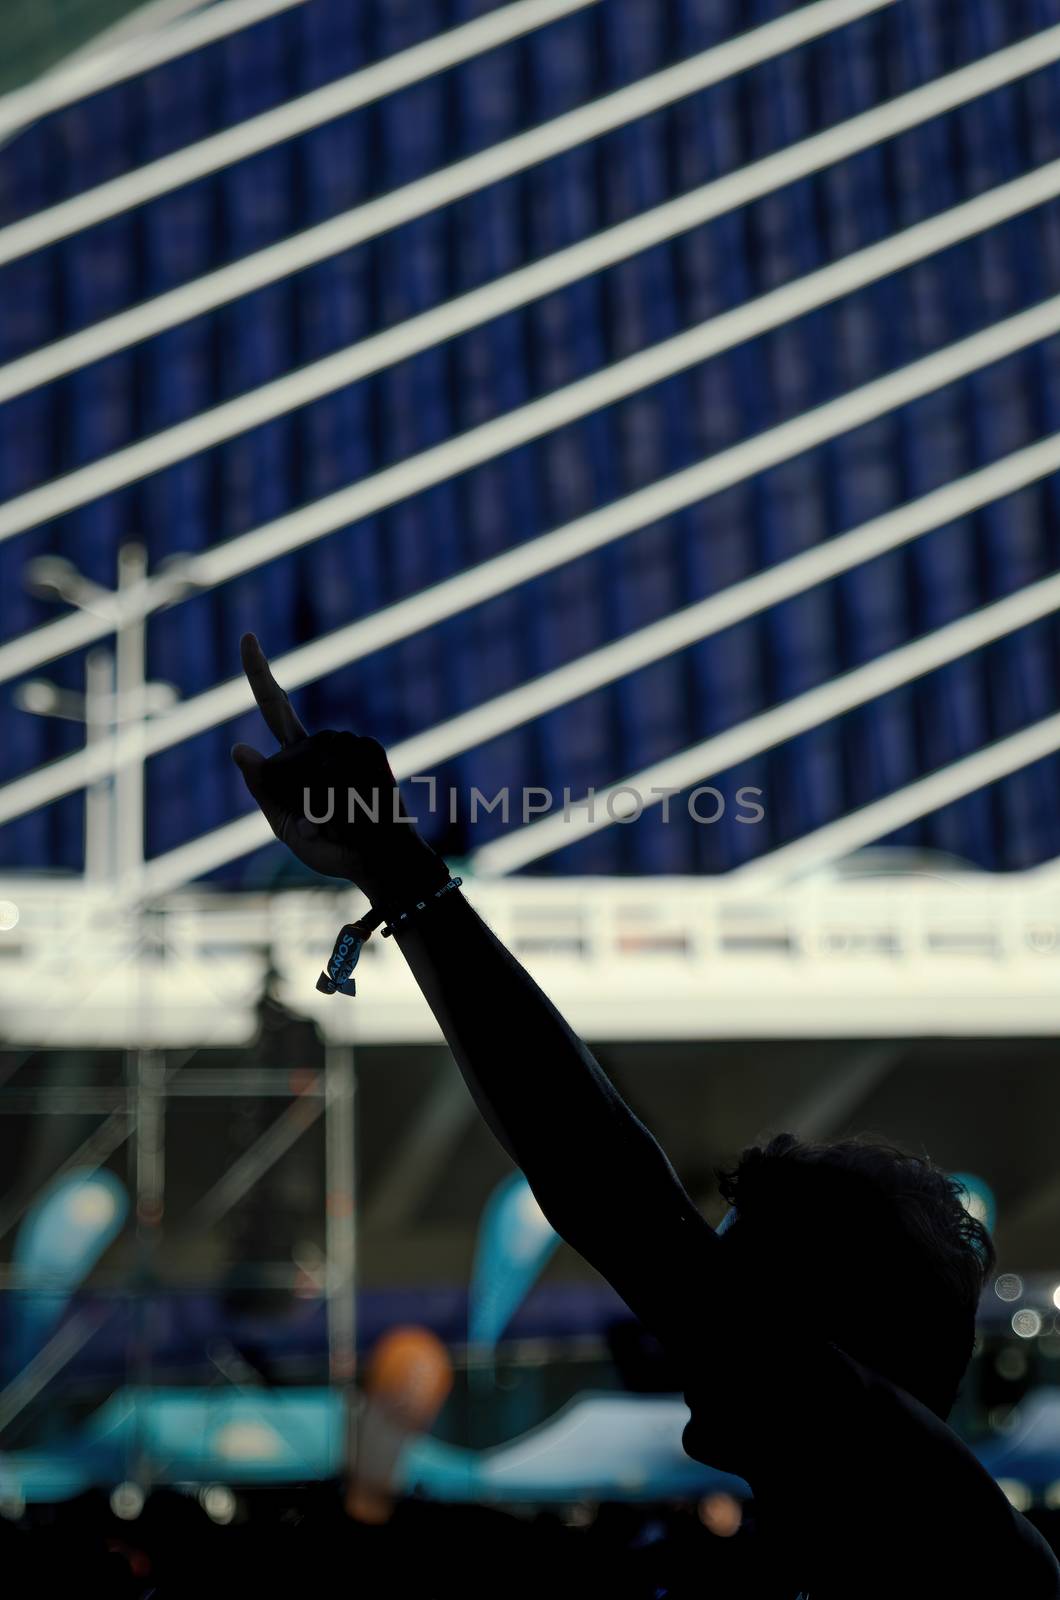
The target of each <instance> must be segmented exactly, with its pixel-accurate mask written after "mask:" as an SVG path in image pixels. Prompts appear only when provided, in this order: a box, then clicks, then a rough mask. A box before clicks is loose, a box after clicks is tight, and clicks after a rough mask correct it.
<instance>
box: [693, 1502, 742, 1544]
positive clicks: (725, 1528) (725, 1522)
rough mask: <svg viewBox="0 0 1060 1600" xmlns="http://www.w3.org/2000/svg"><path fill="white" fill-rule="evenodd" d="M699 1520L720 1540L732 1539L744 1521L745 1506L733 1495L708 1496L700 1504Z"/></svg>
mask: <svg viewBox="0 0 1060 1600" xmlns="http://www.w3.org/2000/svg"><path fill="white" fill-rule="evenodd" d="M699 1520H700V1522H701V1523H702V1524H703V1526H704V1527H705V1528H708V1529H709V1530H710V1532H711V1533H714V1534H717V1536H718V1538H719V1539H731V1538H732V1536H733V1534H734V1533H737V1532H738V1531H739V1527H740V1524H741V1522H742V1521H743V1506H742V1505H741V1504H740V1502H739V1500H737V1499H735V1498H734V1497H733V1496H732V1495H731V1494H708V1495H706V1496H705V1497H704V1498H703V1499H702V1500H701V1501H700V1502H699Z"/></svg>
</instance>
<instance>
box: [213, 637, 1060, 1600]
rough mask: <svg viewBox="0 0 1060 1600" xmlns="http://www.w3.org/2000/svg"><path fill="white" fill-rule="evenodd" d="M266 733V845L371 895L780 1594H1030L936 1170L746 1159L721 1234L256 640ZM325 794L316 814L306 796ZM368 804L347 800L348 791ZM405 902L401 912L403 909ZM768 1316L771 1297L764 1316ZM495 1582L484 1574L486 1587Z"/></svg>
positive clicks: (840, 1158)
mask: <svg viewBox="0 0 1060 1600" xmlns="http://www.w3.org/2000/svg"><path fill="white" fill-rule="evenodd" d="M242 648H243V663H244V667H245V669H246V671H247V675H248V677H249V679H250V683H251V686H252V688H253V690H254V694H255V698H256V699H257V702H258V705H259V707H260V708H261V711H262V713H263V715H264V717H265V720H266V722H267V723H268V725H269V727H270V729H271V730H272V732H273V733H274V734H275V736H276V738H277V739H278V740H279V741H280V744H281V746H282V748H281V750H280V751H279V753H278V754H276V755H274V756H272V757H271V758H270V759H268V760H266V759H265V758H264V757H262V756H261V755H259V754H257V752H255V751H253V750H251V749H249V748H248V747H247V746H245V745H240V746H237V747H236V749H235V751H234V752H233V756H234V759H235V760H236V762H237V764H238V765H239V767H240V769H241V771H242V772H243V775H244V778H245V779H246V782H247V786H248V788H249V789H250V791H251V794H252V795H253V796H254V797H255V799H256V800H257V801H258V804H259V805H260V806H261V808H262V810H263V812H264V813H265V816H266V817H267V819H268V820H269V822H270V824H271V826H272V828H273V830H274V832H275V833H276V834H277V836H278V837H279V838H281V839H283V840H284V841H285V843H287V844H288V845H289V846H290V848H291V849H292V850H293V851H294V852H295V854H296V855H297V856H298V857H299V858H300V859H301V860H302V861H304V862H305V863H306V864H308V865H309V866H311V867H314V868H316V870H318V871H320V872H324V873H328V874H330V875H332V876H334V877H340V878H345V879H348V880H350V881H352V882H353V883H355V884H357V886H358V887H359V888H360V889H361V890H363V892H364V893H365V894H366V895H367V896H368V898H369V900H370V901H371V903H372V905H373V907H374V908H376V909H377V910H378V911H381V912H382V913H383V914H384V915H385V917H386V918H387V920H388V922H389V923H390V925H391V926H392V928H393V932H394V935H395V937H396V939H397V942H398V944H399V945H400V947H401V949H402V952H403V953H404V955H405V958H406V960H407V961H408V963H409V966H410V967H411V969H412V971H413V973H414V975H415V977H416V980H417V982H418V983H419V986H420V988H421V989H422V991H423V993H424V995H425V997H426V999H427V1001H428V1003H429V1004H430V1006H431V1009H432V1010H433V1012H434V1014H435V1016H436V1017H437V1019H438V1021H439V1023H440V1025H441V1028H442V1031H443V1032H444V1034H445V1037H446V1039H447V1041H448V1043H449V1046H450V1048H451V1050H452V1052H453V1055H454V1056H455V1057H456V1060H457V1062H458V1063H459V1065H460V1069H461V1071H462V1072H463V1074H464V1077H465V1079H466V1080H467V1083H468V1086H469V1088H470V1090H471V1093H472V1094H473V1095H474V1097H475V1100H476V1102H477V1103H478V1105H479V1107H480V1109H481V1111H482V1113H483V1115H484V1117H485V1118H486V1120H487V1122H488V1123H489V1125H490V1127H491V1128H492V1129H493V1131H494V1132H495V1134H496V1135H497V1137H498V1139H499V1140H500V1141H501V1143H502V1144H503V1145H504V1147H505V1148H506V1149H507V1150H508V1151H509V1153H510V1154H511V1156H512V1158H513V1160H515V1161H516V1162H517V1163H518V1165H519V1166H520V1167H522V1169H523V1171H524V1173H525V1174H526V1177H527V1179H528V1180H529V1183H530V1185H531V1187H532V1189H533V1191H534V1194H535V1195H536V1197H537V1199H538V1201H539V1203H540V1205H541V1207H542V1210H543V1211H544V1213H545V1215H546V1216H547V1217H548V1219H549V1221H550V1222H551V1223H552V1225H553V1226H554V1227H555V1228H556V1229H557V1231H558V1232H559V1233H560V1234H562V1236H563V1237H564V1238H565V1239H567V1240H568V1241H569V1242H570V1243H571V1244H572V1245H573V1246H574V1248H575V1249H576V1250H578V1251H580V1253H581V1254H582V1255H583V1256H584V1257H585V1258H586V1259H587V1260H588V1261H590V1262H591V1263H592V1264H593V1266H595V1267H596V1268H597V1269H598V1270H599V1271H600V1272H601V1273H602V1274H603V1275H604V1277H605V1278H607V1279H608V1280H609V1281H610V1282H611V1283H612V1284H613V1285H614V1287H615V1288H616V1289H617V1291H618V1293H619V1294H620V1295H622V1297H623V1299H624V1300H625V1301H626V1302H627V1304H628V1305H629V1306H630V1308H631V1309H632V1310H633V1311H634V1313H635V1314H636V1315H637V1316H638V1317H639V1318H640V1319H641V1321H642V1322H643V1323H644V1324H645V1325H646V1326H647V1327H648V1328H650V1329H651V1330H652V1331H653V1332H654V1333H655V1334H656V1335H657V1336H658V1338H659V1339H660V1340H661V1341H662V1343H663V1344H664V1346H665V1347H666V1349H667V1350H668V1352H669V1353H670V1354H671V1356H672V1359H673V1360H674V1362H675V1364H676V1367H677V1370H678V1371H679V1372H680V1373H681V1374H682V1377H683V1383H684V1387H685V1394H686V1399H687V1401H688V1405H689V1409H690V1412H691V1421H690V1423H689V1425H688V1427H687V1429H686V1430H685V1436H684V1439H685V1448H686V1449H687V1451H688V1453H689V1454H690V1455H692V1456H694V1457H695V1458H697V1459H698V1460H701V1461H704V1462H707V1463H709V1464H710V1465H711V1466H715V1467H718V1468H723V1469H725V1470H728V1471H731V1472H734V1473H737V1474H739V1475H740V1476H741V1477H743V1478H745V1479H746V1480H747V1482H748V1483H749V1484H750V1485H751V1488H752V1490H753V1492H754V1497H755V1505H756V1518H757V1521H758V1525H759V1528H760V1530H761V1534H762V1536H763V1539H764V1540H766V1541H767V1544H768V1548H769V1549H770V1551H771V1553H772V1559H773V1561H774V1563H775V1566H776V1569H777V1572H778V1574H779V1575H780V1577H781V1580H782V1587H781V1588H780V1589H779V1590H778V1592H780V1593H783V1592H785V1589H784V1587H783V1585H786V1592H787V1593H788V1594H790V1595H792V1596H794V1595H795V1593H796V1591H799V1590H800V1589H801V1590H802V1591H804V1592H806V1593H808V1595H809V1597H810V1600H875V1597H878V1600H915V1597H925V1600H926V1597H928V1596H930V1597H931V1600H1009V1597H1011V1600H1017V1597H1018V1600H1046V1597H1056V1596H1058V1595H1060V1574H1058V1567H1057V1563H1056V1560H1055V1558H1054V1556H1053V1554H1052V1552H1051V1551H1050V1549H1049V1547H1048V1545H1047V1544H1046V1543H1045V1541H1044V1540H1043V1539H1042V1538H1041V1537H1040V1535H1039V1534H1038V1533H1037V1532H1036V1531H1035V1530H1034V1529H1033V1528H1032V1527H1031V1525H1030V1524H1029V1523H1028V1522H1027V1521H1026V1520H1025V1519H1024V1518H1023V1517H1022V1516H1020V1514H1019V1513H1018V1512H1017V1511H1015V1510H1014V1509H1013V1508H1012V1507H1011V1506H1010V1505H1009V1503H1008V1501H1007V1500H1006V1498H1005V1496H1004V1495H1003V1494H1002V1492H1001V1490H1000V1489H999V1488H998V1487H997V1486H996V1485H995V1483H994V1482H993V1480H992V1479H991V1478H990V1476H989V1475H988V1474H987V1473H986V1472H985V1471H984V1469H983V1468H982V1467H981V1466H980V1465H979V1464H978V1462H977V1461H976V1460H975V1458H974V1457H973V1456H972V1454H971V1453H970V1452H969V1451H968V1450H967V1449H966V1447H965V1446H964V1445H963V1444H962V1443H961V1441H960V1440H959V1439H958V1438H957V1436H956V1435H955V1434H954V1433H952V1432H951V1431H950V1429H949V1428H947V1427H946V1424H945V1418H946V1416H947V1414H948V1412H949V1409H950V1407H951V1405H952V1403H953V1399H954V1396H955V1395H956V1392H957V1388H958V1385H959V1384H960V1381H961V1377H962V1374H963V1373H964V1370H965V1368H966V1366H967V1364H968V1359H969V1356H970V1354H971V1349H972V1340H973V1333H974V1319H975V1310H976V1305H977V1302H978V1298H979V1293H980V1290H981V1288H982V1284H983V1280H984V1275H985V1273H986V1272H987V1271H988V1269H989V1266H990V1264H991V1258H992V1252H991V1249H990V1243H989V1240H988V1238H987V1236H986V1234H985V1233H984V1231H983V1229H982V1228H981V1227H980V1226H979V1224H978V1223H977V1222H975V1221H974V1220H973V1219H972V1218H971V1217H970V1216H969V1215H968V1214H967V1212H966V1211H965V1210H964V1207H963V1206H962V1204H961V1202H960V1199H959V1196H958V1192H957V1190H956V1188H955V1186H954V1184H953V1183H952V1182H951V1181H950V1180H948V1179H947V1178H946V1177H945V1176H944V1175H943V1174H942V1173H940V1172H938V1171H936V1170H935V1169H933V1168H932V1167H931V1166H930V1165H929V1164H928V1163H927V1162H924V1161H921V1160H919V1159H917V1158H915V1157H912V1156H907V1155H903V1154H902V1153H900V1152H898V1151H895V1150H890V1149H885V1148H881V1147H875V1146H868V1145H861V1144H857V1143H846V1144H836V1145H831V1146H828V1145H824V1146H822V1145H808V1146H807V1145H802V1144H799V1143H798V1142H797V1141H796V1140H794V1139H793V1138H791V1137H790V1136H783V1137H782V1138H780V1139H778V1140H774V1141H773V1143H772V1144H770V1145H768V1146H767V1147H766V1148H765V1149H764V1150H759V1149H754V1150H750V1151H747V1152H746V1153H745V1154H744V1156H743V1157H742V1159H741V1161H740V1163H739V1165H738V1166H737V1168H736V1170H735V1172H734V1173H732V1174H730V1175H729V1176H728V1178H727V1179H726V1180H725V1192H726V1193H727V1195H728V1197H729V1199H730V1200H731V1202H732V1205H733V1207H734V1211H733V1213H731V1217H732V1225H731V1226H729V1227H728V1228H727V1229H726V1230H725V1231H724V1232H723V1233H716V1232H715V1231H714V1229H712V1228H711V1227H709V1226H708V1224H707V1223H706V1222H705V1221H704V1219H703V1217H702V1216H700V1214H699V1212H698V1211H697V1210H696V1208H695V1206H694V1205H693V1203H692V1201H691V1200H690V1199H689V1197H688V1195H687V1194H686V1193H685V1191H684V1189H683V1188H682V1186H681V1184H680V1182H679V1181H678V1179H677V1176H676V1174H675V1173H674V1171H673V1168H672V1167H671V1166H670V1163H669V1162H668V1160H667V1158H666V1156H665V1155H664V1154H663V1152H662V1150H661V1149H660V1148H659V1146H658V1144H657V1143H656V1142H655V1140H654V1139H653V1138H652V1136H651V1134H650V1133H649V1132H648V1131H647V1129H646V1128H645V1127H644V1126H643V1125H642V1123H640V1122H639V1121H638V1120H637V1118H636V1117H635V1116H634V1115H633V1113H632V1112H631V1111H630V1110H629V1108H628V1107H627V1106H626V1105H625V1104H624V1102H623V1101H622V1099H621V1098H620V1097H619V1095H618V1094H617V1093H616V1091H615V1089H614V1087H613V1086H612V1084H611V1083H610V1082H609V1080H608V1079H607V1077H606V1076H605V1075H604V1073H603V1072H602V1070H601V1069H600V1067H599V1065H598V1064H597V1062H596V1061H595V1060H594V1059H593V1057H592V1055H591V1054H590V1053H589V1051H588V1050H587V1049H586V1048H585V1046H584V1044H582V1042H581V1040H580V1039H578V1038H577V1037H576V1036H575V1034H574V1033H572V1031H571V1029H570V1028H569V1027H568V1026H567V1024H566V1023H565V1022H564V1020H563V1018H562V1017H561V1016H560V1015H559V1013H558V1012H557V1011H556V1009H555V1007H554V1006H553V1005H552V1004H551V1002H550V1001H549V1000H548V998H547V997H546V996H545V995H544V994H543V993H542V992H541V990H540V989H539V988H538V987H537V986H536V984H534V982H533V981H532V980H531V978H530V977H529V975H528V974H527V973H526V972H525V971H524V970H523V968H522V967H521V966H520V965H519V963H518V962H517V961H516V960H515V959H514V958H513V957H512V956H511V955H510V953H509V952H508V951H507V950H506V949H505V948H504V946H503V945H502V944H501V943H500V942H499V941H498V940H497V939H496V938H495V937H494V936H493V934H492V933H491V932H490V930H489V928H488V927H487V926H486V925H485V923H484V922H483V921H482V920H481V919H480V918H479V917H478V916H477V915H476V913H475V912H474V911H473V910H472V908H471V907H470V905H469V904H468V903H467V902H466V901H465V900H464V899H463V897H462V896H461V895H460V893H459V892H458V891H455V890H452V889H450V890H446V891H445V892H443V893H441V894H439V892H438V891H439V890H443V889H444V886H445V884H446V883H447V881H448V879H449V874H448V869H447V868H446V866H445V864H444V862H442V861H441V860H440V858H439V857H438V856H437V855H435V853H434V852H433V851H432V850H431V849H430V847H429V846H428V845H427V844H426V843H425V842H424V841H423V840H422V839H421V838H420V837H419V836H418V834H417V833H416V832H415V830H414V828H413V827H412V826H410V825H409V824H408V823H405V822H402V821H400V820H398V821H395V820H394V818H393V816H392V812H391V807H390V800H391V798H392V795H393V789H394V782H393V778H392V776H391V773H390V770H389V767H388V765H387V761H386V756H385V754H384V752H383V750H382V748H381V746H380V745H378V744H377V743H376V742H375V741H374V740H372V739H366V738H360V737H357V736H355V735H353V734H350V733H332V732H325V733H319V734H316V735H313V736H311V737H310V736H307V735H306V732H305V730H304V728H303V727H302V725H301V723H300V722H299V721H298V719H297V717H296V716H295V714H294V711H293V710H292V708H291V706H290V703H289V701H288V700H287V697H286V696H285V695H284V694H283V692H282V690H280V689H279V687H278V686H277V685H276V683H275V681H274V680H273V678H272V675H271V673H270V671H269V668H268V664H267V663H266V661H265V658H264V656H263V655H262V654H261V651H260V648H259V646H258V644H257V641H256V640H255V639H254V638H253V636H252V635H248V636H247V637H246V638H245V639H244V641H243V647H242ZM329 788H331V789H333V790H334V799H335V808H334V817H333V818H332V819H331V820H329V821H326V822H322V823H321V824H320V825H315V824H312V823H310V822H308V821H307V820H306V815H305V807H304V792H305V790H307V789H308V790H310V791H311V806H310V808H309V809H310V812H311V814H312V815H313V816H315V817H319V818H323V817H324V816H325V815H326V801H327V794H326V791H327V790H328V789H329ZM348 789H353V790H355V791H356V794H357V796H358V797H359V798H360V800H361V801H363V802H364V803H365V805H367V806H368V807H369V809H371V808H372V797H373V794H374V795H375V796H376V799H377V800H378V798H379V797H380V796H382V798H383V804H382V805H381V806H378V807H377V808H376V811H377V820H374V821H373V820H372V819H371V817H370V815H369V813H368V811H366V810H365V809H364V807H363V806H355V808H354V810H355V819H354V821H353V823H352V824H351V823H349V822H348V820H347V815H348V813H347V804H346V802H347V790H348ZM405 913H407V915H404V916H403V914H405ZM767 1308H768V1310H767ZM498 1592H503V1584H502V1582H501V1581H500V1579H499V1580H498Z"/></svg>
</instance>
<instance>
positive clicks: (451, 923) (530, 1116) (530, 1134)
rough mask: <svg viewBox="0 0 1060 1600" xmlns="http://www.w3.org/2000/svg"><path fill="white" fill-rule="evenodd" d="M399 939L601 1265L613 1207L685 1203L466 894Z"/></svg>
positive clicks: (570, 1230)
mask: <svg viewBox="0 0 1060 1600" xmlns="http://www.w3.org/2000/svg"><path fill="white" fill-rule="evenodd" d="M396 938H397V942H398V944H399V945H400V947H401V949H402V952H403V954H404V956H405V958H406V960H407V961H408V963H409V966H410V967H411V969H412V972H413V974H414V976H415V978H416V981H417V982H418V984H419V986H420V988H421V989H422V991H423V994H424V996H425V997H426V999H427V1002H428V1004H429V1005H430V1007H431V1009H432V1011H433V1012H434V1014H435V1016H436V1017H437V1019H438V1022H439V1024H440V1026H441V1028H442V1032H443V1033H444V1035H445V1038H446V1040H447V1042H448V1044H449V1047H450V1049H451V1050H452V1052H453V1055H454V1056H455V1058H456V1061H457V1063H458V1065H459V1067H460V1070H461V1072H462V1073H463V1075H464V1078H465V1080H466V1081H467V1083H468V1087H469V1088H470V1090H471V1092H472V1094H473V1095H474V1097H475V1099H476V1101H477V1103H478V1104H479V1107H480V1109H481V1110H482V1112H483V1114H484V1116H485V1117H486V1120H487V1121H488V1122H489V1124H490V1126H491V1127H492V1128H493V1131H494V1132H495V1134H496V1135H497V1137H498V1138H499V1139H500V1140H501V1142H502V1143H503V1144H504V1146H505V1148H506V1149H507V1150H508V1151H509V1153H510V1154H511V1156H512V1157H513V1159H514V1160H515V1161H516V1162H517V1163H518V1165H519V1166H521V1167H522V1169H523V1171H524V1172H525V1174H526V1176H527V1178H528V1180H529V1182H530V1184H531V1187H532V1188H533V1189H534V1192H535V1194H536V1195H537V1198H538V1200H539V1202H540V1203H541V1205H542V1207H543V1209H544V1211H545V1213H546V1215H547V1216H548V1217H549V1220H550V1221H551V1222H552V1224H553V1226H554V1227H555V1228H556V1229H557V1231H558V1232H560V1233H562V1234H563V1235H564V1237H565V1238H567V1239H569V1240H570V1242H571V1243H572V1244H574V1245H575V1247H576V1248H578V1249H580V1250H581V1251H582V1252H583V1254H586V1255H588V1256H589V1258H590V1259H591V1260H593V1261H594V1263H595V1264H596V1265H598V1266H601V1269H602V1270H604V1269H605V1266H604V1263H602V1262H601V1260H600V1259H599V1257H600V1251H601V1245H600V1241H599V1238H598V1235H599V1232H600V1230H601V1229H602V1228H606V1232H607V1235H608V1238H609V1239H610V1238H613V1237H614V1234H615V1231H616V1230H615V1222H616V1210H617V1212H622V1211H624V1210H625V1209H626V1208H627V1207H632V1206H635V1208H636V1212H637V1216H638V1218H639V1219H640V1220H641V1221H642V1222H643V1223H644V1224H645V1225H649V1224H650V1222H651V1219H652V1216H653V1212H654V1211H656V1210H659V1209H664V1208H665V1209H667V1210H672V1208H673V1206H674V1204H675V1202H678V1197H679V1196H681V1194H682V1191H680V1188H679V1186H678V1185H677V1183H676V1179H675V1178H674V1175H673V1172H672V1169H671V1168H670V1165H669V1163H668V1162H667V1160H666V1157H665V1156H664V1155H663V1153H662V1151H661V1150H660V1149H659V1146H658V1145H657V1144H656V1142H655V1140H654V1139H653V1138H652V1136H651V1135H650V1133H648V1131H647V1129H646V1128H645V1127H644V1126H643V1125H642V1124H641V1123H640V1121H639V1120H638V1119H637V1118H636V1117H635V1116H634V1115H633V1113H632V1112H631V1111H630V1109H629V1107H628V1106H627V1105H626V1104H625V1102H624V1101H623V1100H622V1098H621V1096H620V1095H619V1094H618V1092H617V1091H616V1090H615V1088H614V1086H613V1085H612V1084H611V1082H610V1081H609V1079H608V1078H607V1076H606V1074H605V1073H604V1072H603V1070H602V1069H601V1067H600V1066H599V1064H598V1063H597V1062H596V1060H595V1059H594V1058H593V1056H592V1054H591V1053H590V1051H589V1050H588V1049H587V1048H586V1046H585V1045H584V1044H583V1043H582V1041H581V1040H580V1039H579V1038H578V1037H577V1035H576V1034H575V1033H574V1032H573V1030H572V1029H571V1028H570V1027H569V1026H568V1024H567V1023H566V1021H565V1020H564V1019H563V1017H562V1016H561V1015H560V1013H559V1012H558V1011H557V1010H556V1008H555V1006H554V1005H553V1004H552V1002H551V1001H550V1000H549V999H548V997H547V996H546V995H545V994H544V993H543V992H542V991H541V990H540V989H539V988H538V986H537V984H536V983H535V982H534V981H533V979H532V978H531V977H530V975H529V973H527V972H526V970H525V969H524V968H523V967H522V966H521V965H520V963H519V962H518V961H517V960H516V959H515V957H514V956H513V955H512V954H511V953H510V952H509V951H508V950H507V949H505V947H504V945H502V944H501V942H500V941H499V940H498V939H497V938H496V937H495V936H494V934H493V933H492V932H491V930H490V929H489V928H488V927H487V926H486V924H485V923H484V922H483V921H482V919H481V918H480V917H479V916H478V915H477V913H476V912H475V911H474V910H473V909H472V907H471V906H470V905H469V904H468V903H467V901H466V900H464V898H463V896H462V895H460V894H459V893H449V894H446V895H445V896H444V897H443V898H442V899H441V900H440V901H438V903H437V904H435V905H431V906H430V907H429V908H428V909H427V910H426V911H425V912H423V913H421V914H419V915H417V916H415V917H412V918H410V919H409V921H408V922H407V923H405V924H404V925H403V927H402V928H401V929H400V930H399V931H398V932H397V933H396ZM634 1197H635V1198H634ZM628 1242H629V1241H628V1239H627V1243H628ZM604 1248H606V1246H605V1247H604Z"/></svg>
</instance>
